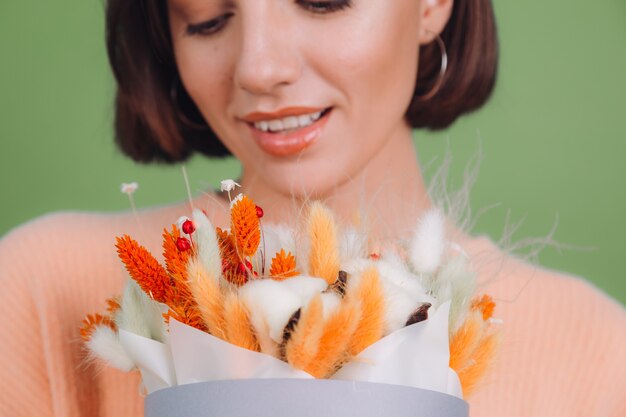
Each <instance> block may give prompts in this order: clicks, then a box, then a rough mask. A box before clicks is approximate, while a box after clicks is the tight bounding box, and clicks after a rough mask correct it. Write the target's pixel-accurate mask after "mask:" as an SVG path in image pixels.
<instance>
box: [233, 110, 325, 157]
mask: <svg viewBox="0 0 626 417" xmlns="http://www.w3.org/2000/svg"><path fill="white" fill-rule="evenodd" d="M331 113H332V109H331V108H327V109H323V108H310V107H290V108H285V109H282V110H280V111H276V112H272V113H262V112H256V113H250V114H248V115H246V116H245V117H244V118H243V120H244V121H245V122H246V123H247V125H248V127H249V129H250V131H251V134H252V137H253V139H254V140H255V142H256V143H257V144H258V145H259V147H260V148H261V149H262V150H263V151H264V152H266V153H268V154H270V155H273V156H278V157H286V156H291V155H295V154H298V153H300V152H302V151H303V150H304V149H306V148H307V147H309V146H311V145H312V144H313V143H314V142H315V141H316V140H317V139H318V138H319V137H320V136H321V133H322V131H323V129H324V126H325V125H326V123H327V122H328V120H329V118H330V115H331Z"/></svg>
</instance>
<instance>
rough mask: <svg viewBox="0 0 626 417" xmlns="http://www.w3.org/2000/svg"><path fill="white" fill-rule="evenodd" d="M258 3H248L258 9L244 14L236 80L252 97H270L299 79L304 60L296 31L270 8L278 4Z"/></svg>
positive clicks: (287, 19)
mask: <svg viewBox="0 0 626 417" xmlns="http://www.w3.org/2000/svg"><path fill="white" fill-rule="evenodd" d="M257 1H258V0H254V2H249V3H248V4H250V3H257V7H254V6H251V9H250V10H248V11H249V12H248V13H245V14H242V26H241V32H240V33H241V49H240V54H239V57H238V61H237V66H236V70H235V75H234V77H235V83H236V84H237V85H238V87H240V88H241V89H243V90H245V91H247V92H249V93H252V94H256V95H271V94H275V93H276V92H278V91H279V90H280V89H281V87H284V86H287V85H290V84H293V83H294V82H295V81H296V80H297V79H298V78H299V77H300V74H301V67H302V65H301V56H300V53H299V49H298V41H297V36H294V35H296V34H295V33H293V29H296V30H297V28H296V27H295V26H293V25H292V22H291V21H290V19H289V17H288V16H286V15H285V13H284V12H281V10H279V8H273V7H268V4H271V3H276V2H257ZM258 6H260V7H258ZM252 9H254V10H252Z"/></svg>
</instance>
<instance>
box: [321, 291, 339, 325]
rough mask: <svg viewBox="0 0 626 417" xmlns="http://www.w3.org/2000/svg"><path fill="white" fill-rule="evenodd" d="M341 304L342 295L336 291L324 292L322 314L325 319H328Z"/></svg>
mask: <svg viewBox="0 0 626 417" xmlns="http://www.w3.org/2000/svg"><path fill="white" fill-rule="evenodd" d="M339 304H341V297H340V296H339V294H337V293H336V292H327V293H324V294H322V306H323V308H324V309H323V311H322V315H323V317H324V320H326V319H328V318H329V317H330V316H331V315H332V314H333V313H334V312H335V311H336V310H337V308H338V307H339Z"/></svg>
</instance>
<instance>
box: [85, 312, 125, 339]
mask: <svg viewBox="0 0 626 417" xmlns="http://www.w3.org/2000/svg"><path fill="white" fill-rule="evenodd" d="M98 326H109V327H110V328H111V329H113V330H117V326H116V325H115V323H114V322H113V320H112V319H111V317H109V316H104V315H102V314H87V316H86V317H85V318H84V319H83V326H82V327H81V328H80V337H81V338H82V339H83V341H85V342H88V341H89V340H90V339H91V336H93V332H94V331H95V330H96V327H98Z"/></svg>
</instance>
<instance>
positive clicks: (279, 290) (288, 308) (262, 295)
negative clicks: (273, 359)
mask: <svg viewBox="0 0 626 417" xmlns="http://www.w3.org/2000/svg"><path fill="white" fill-rule="evenodd" d="M239 295H240V296H241V298H242V300H243V302H244V303H245V305H246V307H247V308H248V310H249V311H250V321H251V322H252V326H253V327H254V328H255V330H256V331H257V333H258V334H259V342H260V343H261V348H262V349H263V348H264V346H263V344H267V345H268V346H266V348H267V349H269V350H271V349H272V346H270V345H269V344H268V343H266V342H267V341H265V342H264V340H263V336H269V337H270V338H271V339H272V340H273V341H274V342H276V343H280V342H281V341H282V338H283V330H284V329H285V326H286V325H287V322H288V321H289V319H290V318H291V315H292V314H293V313H294V312H295V311H296V310H298V309H299V308H300V307H301V306H302V302H301V299H300V296H299V295H298V294H296V293H294V292H293V291H291V290H290V289H289V288H287V287H286V286H285V285H282V283H281V282H278V281H274V280H271V279H260V280H255V281H250V282H248V283H247V284H245V285H244V286H242V287H241V288H240V289H239ZM264 351H265V350H264ZM266 353H268V352H267V351H266Z"/></svg>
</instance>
